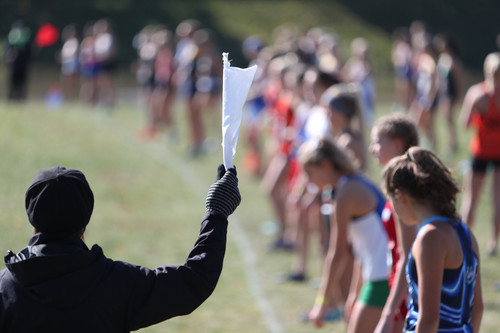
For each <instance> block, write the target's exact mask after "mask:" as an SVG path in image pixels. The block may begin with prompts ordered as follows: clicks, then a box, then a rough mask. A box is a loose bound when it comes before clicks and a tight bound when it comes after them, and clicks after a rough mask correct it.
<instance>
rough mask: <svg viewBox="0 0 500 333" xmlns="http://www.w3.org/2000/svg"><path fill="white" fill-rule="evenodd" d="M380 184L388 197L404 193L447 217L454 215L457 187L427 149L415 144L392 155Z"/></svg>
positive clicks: (455, 212) (440, 163)
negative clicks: (401, 152) (404, 150)
mask: <svg viewBox="0 0 500 333" xmlns="http://www.w3.org/2000/svg"><path fill="white" fill-rule="evenodd" d="M382 179H383V181H382V183H383V184H382V185H383V186H382V187H383V189H384V191H385V193H386V194H387V195H388V196H394V194H395V192H396V190H400V191H402V192H404V193H407V194H408V195H410V196H411V197H412V198H414V199H415V200H417V201H418V202H421V203H424V204H426V205H428V206H430V207H432V209H433V210H434V211H435V212H436V213H438V214H439V215H442V216H446V217H449V218H454V219H455V218H457V217H458V214H457V211H456V199H457V194H458V193H459V191H460V190H459V188H458V186H457V184H456V182H455V180H454V179H453V177H452V175H451V171H450V169H448V168H447V167H446V166H445V165H444V164H443V162H441V160H440V159H439V158H438V157H437V156H436V155H435V154H434V153H433V152H431V151H429V150H425V149H422V148H419V147H412V148H410V149H408V151H407V152H406V154H403V155H401V156H398V157H395V158H393V159H392V160H391V161H390V162H389V164H387V166H386V167H385V168H384V173H383V177H382Z"/></svg>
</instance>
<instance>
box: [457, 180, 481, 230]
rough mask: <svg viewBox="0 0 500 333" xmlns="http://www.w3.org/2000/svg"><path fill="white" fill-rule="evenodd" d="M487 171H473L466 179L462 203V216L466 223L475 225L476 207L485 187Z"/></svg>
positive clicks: (470, 225)
mask: <svg viewBox="0 0 500 333" xmlns="http://www.w3.org/2000/svg"><path fill="white" fill-rule="evenodd" d="M484 177H485V173H484V172H475V171H471V172H470V173H469V175H468V176H467V179H466V185H465V193H464V198H463V204H462V217H463V219H464V222H465V224H467V225H468V226H469V227H470V228H472V227H474V222H475V221H474V220H475V217H476V207H477V202H478V199H479V195H480V192H481V188H482V187H483V182H484Z"/></svg>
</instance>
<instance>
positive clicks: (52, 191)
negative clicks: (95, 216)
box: [25, 166, 94, 233]
mask: <svg viewBox="0 0 500 333" xmlns="http://www.w3.org/2000/svg"><path fill="white" fill-rule="evenodd" d="M25 206H26V212H27V213H28V219H29V221H30V223H31V224H32V225H33V227H35V229H36V230H37V231H39V232H46V233H49V232H50V233H73V232H78V231H80V230H82V229H84V228H85V226H86V225H87V224H88V223H89V220H90V216H91V215H92V210H93V209H94V195H93V193H92V190H91V189H90V186H89V184H88V182H87V179H85V175H84V174H83V173H82V172H81V171H79V170H75V169H66V168H64V167H59V166H57V167H53V168H51V169H48V170H43V171H40V172H39V173H37V174H36V176H35V178H34V179H33V182H32V183H31V186H30V187H29V188H28V190H27V191H26V199H25Z"/></svg>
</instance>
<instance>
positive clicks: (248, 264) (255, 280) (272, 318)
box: [151, 150, 283, 333]
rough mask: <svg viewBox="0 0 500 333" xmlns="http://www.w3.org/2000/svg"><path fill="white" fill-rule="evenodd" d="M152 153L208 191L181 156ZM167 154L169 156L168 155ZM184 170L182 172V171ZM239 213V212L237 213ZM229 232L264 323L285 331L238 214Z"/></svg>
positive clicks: (192, 184)
mask: <svg viewBox="0 0 500 333" xmlns="http://www.w3.org/2000/svg"><path fill="white" fill-rule="evenodd" d="M151 155H152V156H153V157H154V158H155V159H156V160H157V161H159V162H160V163H162V164H164V165H166V166H167V167H168V168H169V169H171V170H173V172H175V173H176V174H177V175H178V176H179V177H180V178H181V179H182V181H183V182H185V183H186V184H187V185H188V186H190V187H191V188H192V189H194V191H195V192H196V193H197V194H199V195H200V194H201V193H204V191H208V188H204V187H203V186H202V185H201V184H204V182H203V181H201V179H199V178H198V177H197V176H196V172H194V170H192V168H191V167H189V166H188V165H186V163H185V162H184V161H182V160H181V159H180V158H179V157H177V156H175V155H173V154H170V153H169V152H168V151H165V150H163V151H162V153H161V156H160V155H158V153H156V151H155V152H153V151H151ZM166 155H167V156H166ZM180 171H182V172H180ZM236 215H237V214H236ZM229 232H230V234H231V237H229V238H230V239H231V241H232V242H233V243H234V244H235V245H236V248H237V249H238V251H239V254H240V256H241V257H242V258H243V262H244V263H245V265H244V269H245V277H246V281H247V285H248V286H249V288H250V291H251V293H252V296H253V297H254V298H255V301H256V302H257V305H258V307H259V308H260V311H261V314H262V317H263V319H264V323H265V325H266V326H267V329H268V331H269V332H270V333H280V332H282V331H283V327H282V326H281V323H280V321H279V320H278V317H277V315H276V312H275V311H274V308H273V306H272V304H271V302H270V300H269V299H268V298H267V297H266V294H265V292H264V290H263V289H262V286H261V284H260V279H259V270H258V267H257V262H258V260H257V254H256V253H255V251H254V250H253V248H252V244H251V243H250V240H249V239H248V237H247V236H246V233H245V230H244V229H243V227H242V226H241V223H239V221H238V219H237V217H236V216H234V215H233V216H231V217H230V222H229Z"/></svg>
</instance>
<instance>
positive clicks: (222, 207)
mask: <svg viewBox="0 0 500 333" xmlns="http://www.w3.org/2000/svg"><path fill="white" fill-rule="evenodd" d="M240 202H241V195H240V191H239V189H238V178H237V177H236V168H231V169H229V170H227V171H226V168H225V167H224V165H223V164H221V165H219V167H218V168H217V178H216V179H215V182H214V183H213V184H212V185H211V186H210V188H209V189H208V194H207V198H206V201H205V206H206V209H207V211H208V212H211V213H214V214H218V215H222V216H224V217H225V218H227V217H228V216H229V215H231V214H232V213H233V212H234V210H235V209H236V207H238V205H239V204H240Z"/></svg>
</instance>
